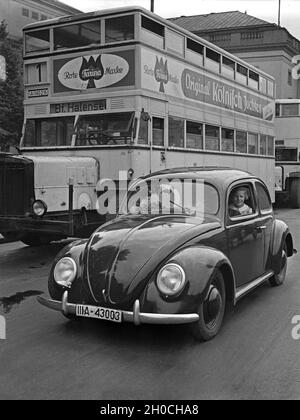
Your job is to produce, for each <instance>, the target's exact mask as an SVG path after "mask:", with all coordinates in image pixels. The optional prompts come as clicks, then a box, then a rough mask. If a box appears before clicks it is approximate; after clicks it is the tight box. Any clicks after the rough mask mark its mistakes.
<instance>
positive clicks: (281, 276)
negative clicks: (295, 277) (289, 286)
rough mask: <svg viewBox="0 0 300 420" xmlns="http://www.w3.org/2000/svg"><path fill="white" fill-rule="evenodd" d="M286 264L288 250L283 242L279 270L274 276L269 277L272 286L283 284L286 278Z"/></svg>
mask: <svg viewBox="0 0 300 420" xmlns="http://www.w3.org/2000/svg"><path fill="white" fill-rule="evenodd" d="M287 266H288V250H287V245H286V242H285V244H284V246H283V249H282V256H281V267H280V272H279V273H278V274H274V276H273V277H271V278H270V284H271V286H272V287H279V286H282V285H283V283H284V281H285V278H286V273H287Z"/></svg>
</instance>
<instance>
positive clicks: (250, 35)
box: [241, 31, 264, 40]
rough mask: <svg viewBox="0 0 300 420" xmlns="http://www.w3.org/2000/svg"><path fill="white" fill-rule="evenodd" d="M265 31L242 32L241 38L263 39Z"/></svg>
mask: <svg viewBox="0 0 300 420" xmlns="http://www.w3.org/2000/svg"><path fill="white" fill-rule="evenodd" d="M263 38H264V32H262V31H259V32H242V33H241V40H250V39H263Z"/></svg>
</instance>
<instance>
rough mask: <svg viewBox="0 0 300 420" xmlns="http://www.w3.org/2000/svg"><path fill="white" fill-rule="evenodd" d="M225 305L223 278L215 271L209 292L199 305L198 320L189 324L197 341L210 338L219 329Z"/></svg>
mask: <svg viewBox="0 0 300 420" xmlns="http://www.w3.org/2000/svg"><path fill="white" fill-rule="evenodd" d="M225 307H226V292H225V284H224V278H223V275H222V273H221V272H219V271H218V272H217V273H216V274H215V276H214V278H213V280H212V282H211V285H210V289H209V292H208V294H207V297H206V299H205V301H204V302H203V303H201V305H200V307H199V311H198V314H199V321H198V322H197V323H195V324H192V325H191V328H192V333H193V335H194V337H195V338H196V339H197V340H199V341H209V340H212V339H213V338H214V337H215V336H216V335H217V334H218V332H219V331H220V328H221V326H222V322H223V318H224V314H225Z"/></svg>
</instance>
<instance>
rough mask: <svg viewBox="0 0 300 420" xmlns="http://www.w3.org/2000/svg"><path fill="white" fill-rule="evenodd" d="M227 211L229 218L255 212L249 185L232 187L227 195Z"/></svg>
mask: <svg viewBox="0 0 300 420" xmlns="http://www.w3.org/2000/svg"><path fill="white" fill-rule="evenodd" d="M228 213H229V217H230V218H231V219H235V218H240V217H246V216H250V215H251V214H254V213H255V204H254V200H253V194H252V189H251V188H250V186H249V185H239V186H237V187H235V188H233V190H232V191H231V193H230V195H229V203H228Z"/></svg>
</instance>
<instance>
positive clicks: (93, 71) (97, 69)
mask: <svg viewBox="0 0 300 420" xmlns="http://www.w3.org/2000/svg"><path fill="white" fill-rule="evenodd" d="M103 75H104V68H103V65H102V63H101V55H99V57H98V58H97V60H95V59H94V57H90V59H89V60H87V59H86V58H83V61H82V66H81V69H80V70H79V77H80V79H81V80H83V81H88V85H87V89H95V88H96V85H95V80H101V79H102V77H103Z"/></svg>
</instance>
